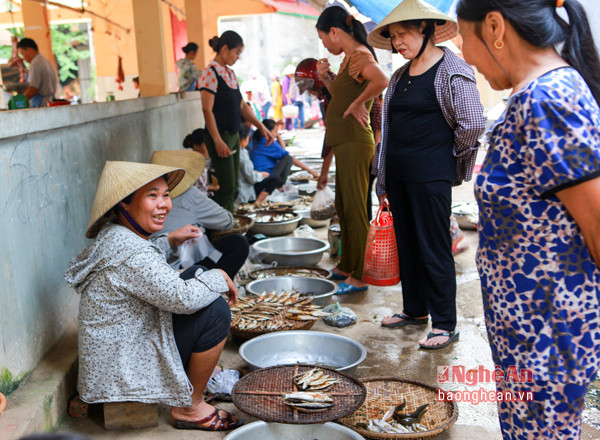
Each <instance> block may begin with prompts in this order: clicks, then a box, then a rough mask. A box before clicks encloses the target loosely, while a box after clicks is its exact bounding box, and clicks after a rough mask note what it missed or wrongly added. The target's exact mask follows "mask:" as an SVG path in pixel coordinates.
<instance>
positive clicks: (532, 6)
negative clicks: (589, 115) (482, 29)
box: [456, 0, 600, 104]
mask: <svg viewBox="0 0 600 440" xmlns="http://www.w3.org/2000/svg"><path fill="white" fill-rule="evenodd" d="M556 6H557V5H556V0H527V1H523V0H459V2H458V5H457V7H456V15H457V16H458V18H460V19H461V20H466V21H471V22H476V23H481V22H482V21H483V20H484V19H485V17H486V15H487V14H488V13H489V12H492V11H498V12H500V13H501V14H502V16H503V17H504V18H505V19H506V20H508V22H509V23H510V24H511V25H512V27H513V28H514V29H515V31H516V32H517V34H519V36H520V37H521V38H522V39H524V40H525V41H527V42H528V43H530V44H532V45H533V46H536V47H553V46H556V45H557V44H559V43H563V42H564V45H563V48H562V51H561V54H560V55H561V57H562V58H563V59H564V60H565V61H566V62H567V63H569V64H570V65H571V66H573V68H575V69H576V70H577V71H578V72H579V73H580V74H581V76H582V77H583V79H584V80H585V82H586V83H587V85H588V87H589V88H590V90H591V91H592V94H593V95H594V98H596V102H598V104H600V75H599V72H600V57H599V56H598V51H597V50H596V46H595V45H594V39H593V37H592V32H591V30H590V25H589V22H588V19H587V15H586V13H585V10H584V9H583V6H581V4H580V3H579V2H578V1H577V0H565V2H564V5H563V7H564V8H565V11H566V12H567V15H568V18H569V22H568V23H567V22H566V21H565V20H563V19H562V18H561V17H560V16H559V15H558V13H557V11H558V8H557V7H556Z"/></svg>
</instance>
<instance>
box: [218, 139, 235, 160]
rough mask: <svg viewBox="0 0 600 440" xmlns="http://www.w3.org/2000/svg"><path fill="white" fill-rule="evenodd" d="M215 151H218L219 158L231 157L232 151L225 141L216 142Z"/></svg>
mask: <svg viewBox="0 0 600 440" xmlns="http://www.w3.org/2000/svg"><path fill="white" fill-rule="evenodd" d="M215 150H217V155H218V156H219V157H229V156H231V150H230V149H229V147H228V146H227V144H226V143H225V142H223V139H219V140H215Z"/></svg>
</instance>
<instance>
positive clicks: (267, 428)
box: [225, 421, 364, 440]
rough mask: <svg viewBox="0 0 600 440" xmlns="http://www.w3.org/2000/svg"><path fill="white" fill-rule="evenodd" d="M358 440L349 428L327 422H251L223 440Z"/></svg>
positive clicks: (358, 437) (359, 437)
mask: <svg viewBox="0 0 600 440" xmlns="http://www.w3.org/2000/svg"><path fill="white" fill-rule="evenodd" d="M284 439H285V440H306V439H311V440H312V439H321V440H359V439H364V437H363V436H362V435H360V434H358V433H357V432H354V431H352V430H351V429H350V428H346V427H345V426H342V425H338V424H337V423H332V422H327V423H323V424H316V425H288V424H283V423H267V422H262V421H258V422H252V423H249V424H247V425H244V426H242V427H240V428H237V429H236V430H235V431H233V432H231V433H230V434H229V435H228V436H227V437H225V440H284Z"/></svg>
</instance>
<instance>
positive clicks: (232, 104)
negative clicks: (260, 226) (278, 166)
mask: <svg viewBox="0 0 600 440" xmlns="http://www.w3.org/2000/svg"><path fill="white" fill-rule="evenodd" d="M209 44H210V46H211V47H212V48H213V50H214V51H215V52H216V53H217V55H216V56H215V58H214V60H212V61H211V62H210V64H209V65H208V67H207V68H206V69H205V70H204V71H203V72H202V75H201V76H200V79H199V88H200V94H201V97H202V113H203V114H204V120H205V122H206V132H205V133H206V134H205V139H204V141H205V143H206V148H207V149H208V154H209V155H210V158H211V161H212V164H213V167H214V168H215V173H216V175H217V179H218V180H219V190H218V191H217V192H216V193H215V197H214V200H215V202H217V203H218V204H219V205H221V206H222V207H223V208H225V209H228V210H229V211H231V212H233V209H234V201H235V197H236V193H237V188H238V173H239V164H240V137H239V129H240V123H241V118H242V117H243V118H244V120H246V121H249V122H250V123H252V124H253V125H254V126H255V127H256V128H258V129H259V130H260V131H261V133H262V134H263V136H265V137H266V138H267V140H268V143H269V144H270V143H271V142H272V141H273V135H272V134H271V132H270V131H269V130H267V129H266V128H265V126H264V125H263V124H262V123H261V122H260V121H259V120H258V119H256V116H255V115H254V113H253V112H252V109H250V107H249V106H248V105H247V104H246V102H245V101H244V100H243V99H242V94H241V93H240V88H239V85H238V82H237V79H236V77H235V73H234V72H233V70H232V69H230V68H229V67H228V66H233V65H234V64H235V62H236V61H237V60H238V58H239V57H240V54H241V53H242V50H244V42H243V41H242V37H240V36H239V35H238V34H237V33H236V32H233V31H227V32H224V33H223V34H222V35H221V37H220V38H218V37H213V38H212V39H211V40H210V41H209Z"/></svg>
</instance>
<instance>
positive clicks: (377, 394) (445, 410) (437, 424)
mask: <svg viewBox="0 0 600 440" xmlns="http://www.w3.org/2000/svg"><path fill="white" fill-rule="evenodd" d="M361 381H362V383H363V385H364V386H365V388H366V389H367V398H366V399H365V402H364V403H363V405H362V406H361V407H360V408H359V409H358V410H357V411H356V412H354V413H353V414H350V415H348V416H346V417H343V418H341V419H339V420H338V421H339V422H340V423H341V424H342V425H344V426H347V427H349V428H351V429H353V430H354V431H356V432H358V433H359V434H360V435H362V436H363V437H365V438H371V439H413V440H415V439H429V438H432V437H435V436H438V435H440V434H441V433H442V432H444V431H446V430H447V429H448V428H450V427H451V426H452V425H453V424H454V423H455V422H456V420H457V419H458V405H457V404H456V402H438V400H437V389H436V388H434V387H432V386H430V385H427V384H424V383H421V382H417V381H412V380H405V379H399V378H396V377H370V378H365V379H361ZM402 402H406V407H405V408H404V410H403V411H402V412H403V413H412V412H413V411H415V410H416V409H417V408H418V407H419V406H421V405H423V404H425V403H429V406H428V407H427V412H425V415H424V416H423V419H422V420H421V424H422V425H424V426H425V427H426V428H427V431H425V432H411V433H404V434H382V433H377V432H372V431H368V430H366V429H363V428H358V427H357V426H356V425H357V424H358V423H368V421H369V420H370V419H381V417H383V415H384V414H385V412H386V411H387V410H388V409H389V408H390V407H392V406H395V405H398V404H400V403H402Z"/></svg>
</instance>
